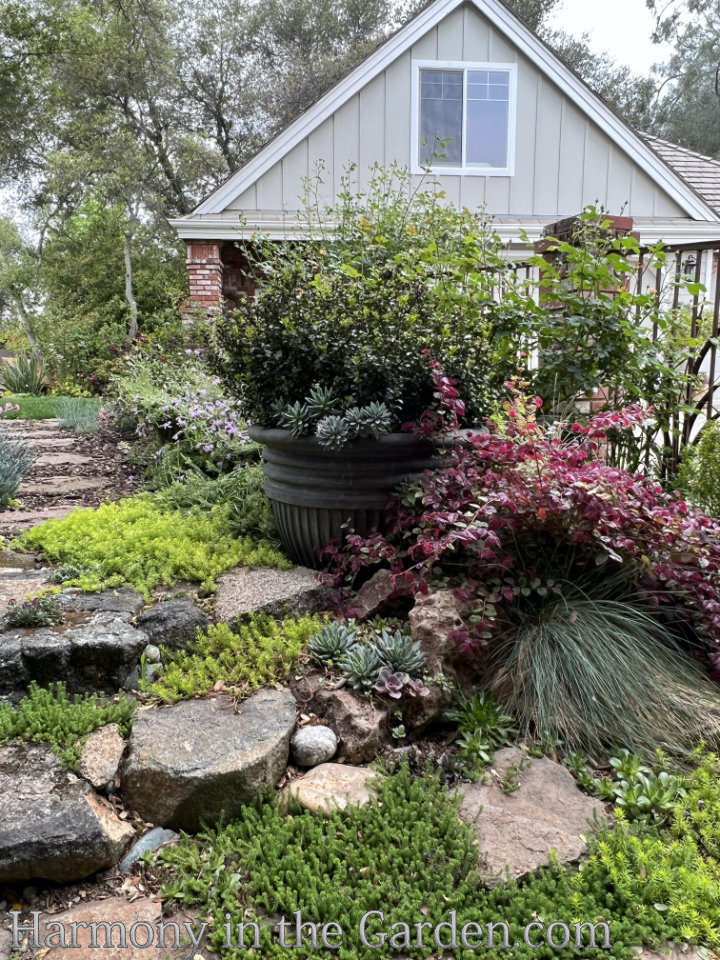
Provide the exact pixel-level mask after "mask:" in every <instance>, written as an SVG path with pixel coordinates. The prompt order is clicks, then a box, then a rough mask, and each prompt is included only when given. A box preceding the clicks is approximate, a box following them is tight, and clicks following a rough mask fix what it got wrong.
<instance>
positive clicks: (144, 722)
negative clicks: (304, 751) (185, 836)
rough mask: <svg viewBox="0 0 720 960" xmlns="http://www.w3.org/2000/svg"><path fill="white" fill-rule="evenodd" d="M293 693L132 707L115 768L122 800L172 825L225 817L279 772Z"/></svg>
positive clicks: (190, 826)
mask: <svg viewBox="0 0 720 960" xmlns="http://www.w3.org/2000/svg"><path fill="white" fill-rule="evenodd" d="M295 712H296V708H295V699H294V698H293V696H292V694H291V693H290V692H289V691H286V690H261V691H260V692H259V693H256V694H255V695H254V696H252V697H250V699H249V700H245V701H243V702H242V703H241V704H239V705H238V706H237V707H236V708H234V707H233V702H232V700H231V699H230V698H229V697H218V698H217V699H212V700H189V701H186V702H184V703H178V704H175V705H174V706H171V707H161V708H160V709H158V710H146V711H143V712H141V713H140V715H139V717H138V718H137V720H136V721H135V725H134V726H133V731H132V735H131V737H130V751H129V755H128V758H127V761H126V763H125V767H124V770H123V773H122V793H123V797H124V798H125V801H126V803H127V804H128V806H130V807H132V808H133V809H134V810H136V811H137V812H138V813H139V814H140V816H141V817H142V818H143V819H144V820H148V821H149V822H151V823H156V824H160V825H161V826H163V827H171V828H172V829H173V830H198V829H199V827H200V823H201V821H204V822H206V823H208V824H211V823H214V822H215V821H216V820H217V819H218V818H219V817H220V815H221V814H223V813H224V814H225V815H226V816H227V817H229V818H231V819H232V817H233V816H236V815H237V814H238V813H239V812H240V810H241V809H242V807H243V806H244V805H245V804H246V803H249V802H251V801H252V800H254V799H255V797H257V796H258V794H260V793H261V792H263V791H265V790H267V789H268V788H272V787H273V786H275V784H276V783H277V781H278V780H279V779H280V777H281V776H282V775H283V773H284V772H285V767H286V765H287V761H288V753H289V744H290V734H291V733H292V731H293V727H294V726H295Z"/></svg>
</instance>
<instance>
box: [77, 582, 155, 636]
mask: <svg viewBox="0 0 720 960" xmlns="http://www.w3.org/2000/svg"><path fill="white" fill-rule="evenodd" d="M60 602H61V603H62V605H63V607H64V608H65V609H66V610H69V611H70V612H71V613H86V612H90V613H124V614H127V615H128V616H129V617H134V616H135V615H136V614H138V613H140V611H141V610H142V608H143V607H144V606H145V600H144V598H143V597H142V595H141V594H139V593H138V592H137V591H136V590H131V589H130V587H122V588H121V589H119V590H102V591H101V592H100V593H80V592H79V591H76V590H66V591H64V592H63V593H62V594H61V595H60ZM148 639H149V637H148ZM146 642H147V641H146Z"/></svg>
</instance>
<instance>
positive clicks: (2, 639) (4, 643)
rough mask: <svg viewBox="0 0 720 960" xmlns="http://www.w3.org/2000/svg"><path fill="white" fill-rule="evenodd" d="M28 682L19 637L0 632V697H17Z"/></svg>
mask: <svg viewBox="0 0 720 960" xmlns="http://www.w3.org/2000/svg"><path fill="white" fill-rule="evenodd" d="M29 682H30V676H29V675H28V671H27V668H26V667H25V661H24V660H23V656H22V643H21V640H20V637H17V636H12V635H10V634H7V633H5V634H3V633H0V697H11V698H14V699H19V698H20V697H21V696H22V694H23V693H24V692H25V690H27V686H28V683H29Z"/></svg>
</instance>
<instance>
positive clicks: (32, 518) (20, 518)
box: [0, 504, 76, 536]
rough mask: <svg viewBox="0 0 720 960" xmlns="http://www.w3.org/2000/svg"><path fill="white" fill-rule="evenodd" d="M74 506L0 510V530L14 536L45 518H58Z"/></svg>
mask: <svg viewBox="0 0 720 960" xmlns="http://www.w3.org/2000/svg"><path fill="white" fill-rule="evenodd" d="M75 509H76V507H75V506H74V505H73V504H67V506H63V507H44V508H43V509H42V510H3V511H1V512H0V530H2V532H3V533H4V534H6V535H7V536H16V535H17V534H18V533H21V532H22V531H23V530H29V529H30V527H37V526H38V525H39V524H41V523H44V522H45V521H46V520H59V519H62V518H63V517H66V516H67V515H68V514H69V513H72V512H73V510H75Z"/></svg>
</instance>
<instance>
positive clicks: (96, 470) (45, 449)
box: [0, 420, 135, 604]
mask: <svg viewBox="0 0 720 960" xmlns="http://www.w3.org/2000/svg"><path fill="white" fill-rule="evenodd" d="M2 427H3V429H6V430H8V432H9V433H10V435H11V436H17V437H18V438H21V439H23V440H26V441H27V442H28V443H29V444H30V446H31V447H32V448H33V449H34V451H35V453H36V457H37V458H36V460H35V463H34V465H33V468H32V470H31V471H30V473H29V474H28V475H27V477H26V478H25V480H24V481H23V482H22V484H21V485H20V489H19V491H18V499H19V500H20V506H19V507H17V508H13V509H5V510H2V511H0V536H3V537H7V538H10V537H14V536H17V534H18V533H20V532H21V531H23V530H27V529H29V528H30V527H34V526H37V525H38V524H40V523H42V522H43V521H45V520H49V519H54V518H57V517H64V516H67V514H68V513H70V512H71V511H72V510H75V509H76V508H78V507H94V506H97V505H98V504H100V503H101V502H102V501H103V500H107V499H117V498H118V497H120V496H127V495H129V494H131V493H133V492H134V491H135V486H134V483H133V480H132V477H131V475H130V470H129V467H128V465H127V464H126V463H125V462H124V460H123V456H122V450H121V449H120V448H119V447H118V443H119V442H120V441H121V439H122V438H121V437H120V436H119V435H118V434H117V433H116V432H115V431H114V430H113V429H112V428H111V427H109V426H107V425H102V426H101V428H100V430H99V432H98V433H96V434H92V435H77V434H75V433H73V432H72V431H70V430H63V429H61V428H60V426H59V423H58V421H57V420H6V421H3V423H2ZM4 579H5V578H3V577H0V583H3V582H4ZM2 594H3V588H2V586H0V604H1V603H2Z"/></svg>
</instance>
